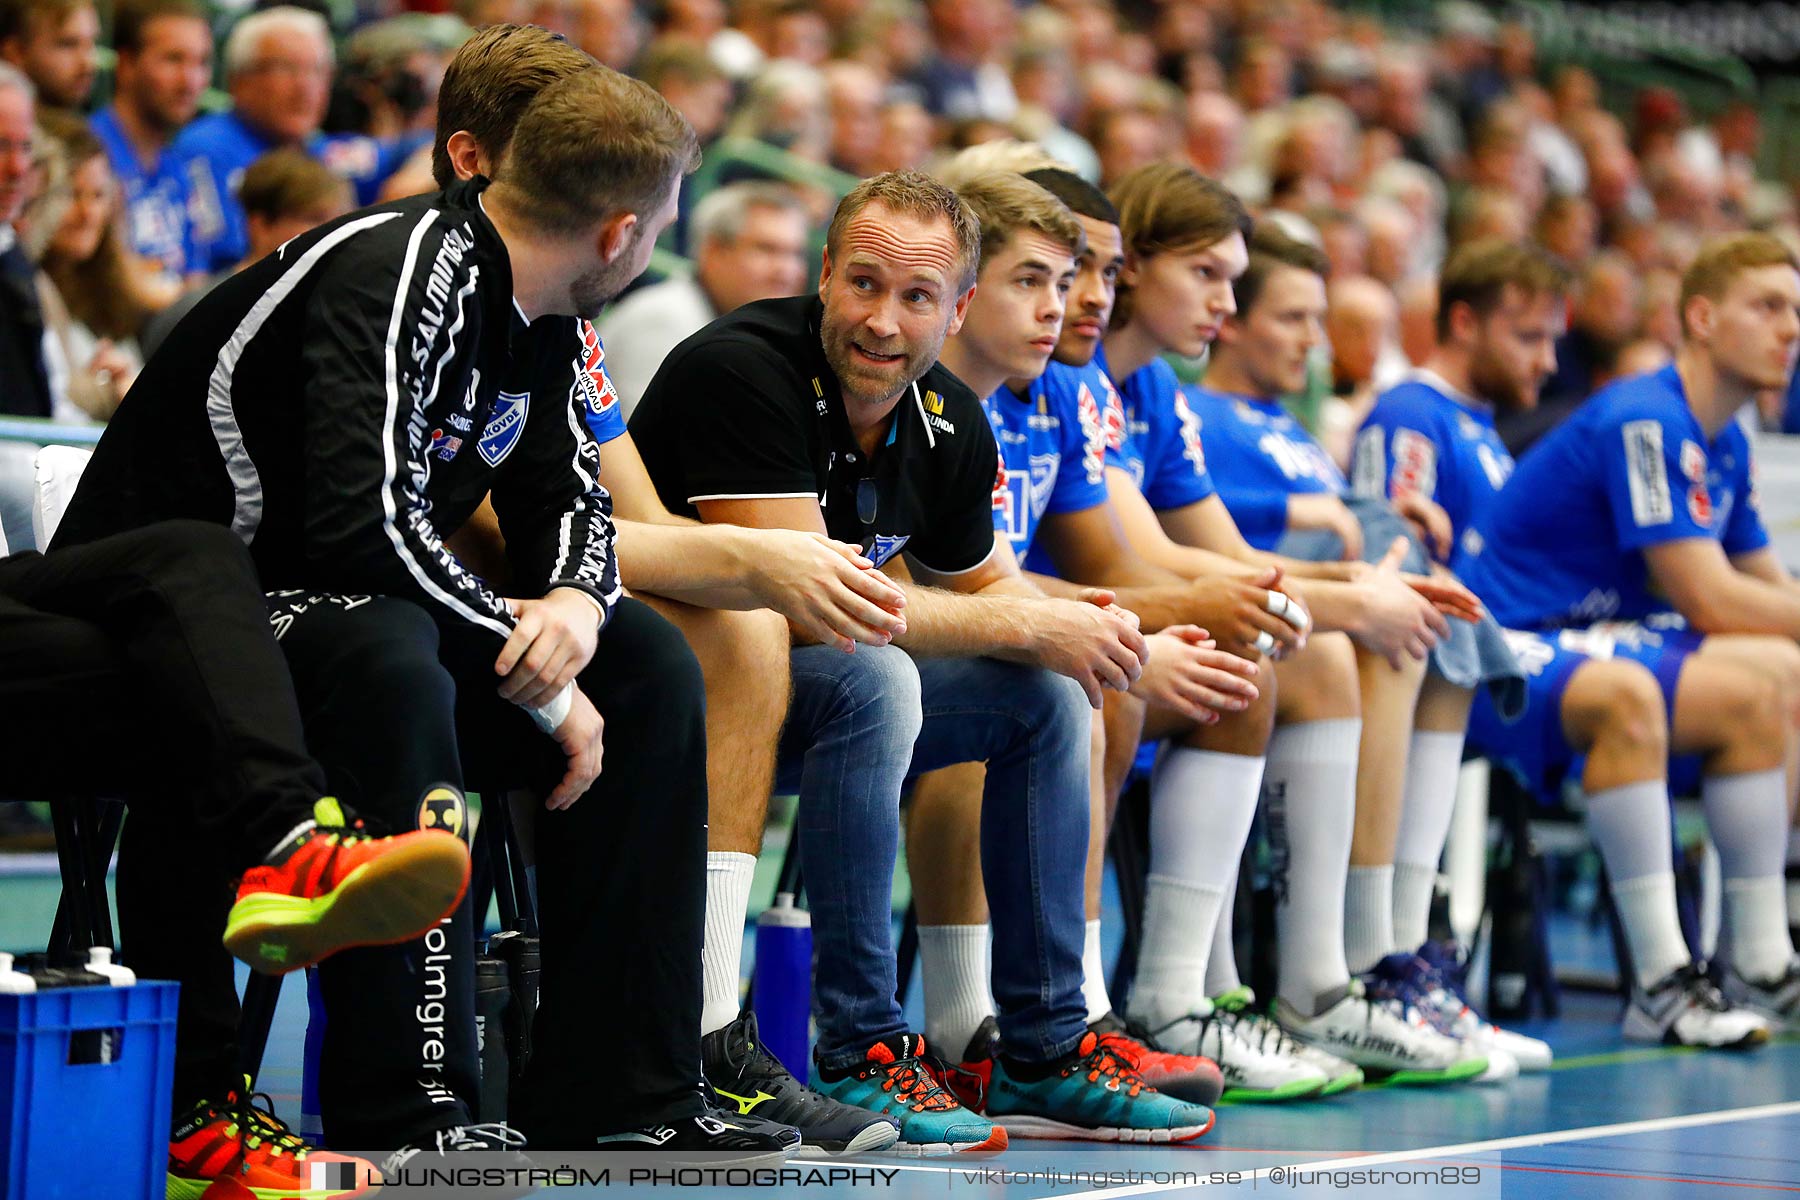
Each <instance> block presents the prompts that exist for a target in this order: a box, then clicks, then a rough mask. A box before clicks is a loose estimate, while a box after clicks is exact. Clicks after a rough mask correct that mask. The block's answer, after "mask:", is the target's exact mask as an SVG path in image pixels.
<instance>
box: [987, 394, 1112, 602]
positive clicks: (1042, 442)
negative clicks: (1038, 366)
mask: <svg viewBox="0 0 1800 1200" xmlns="http://www.w3.org/2000/svg"><path fill="white" fill-rule="evenodd" d="M1104 378H1105V376H1103V375H1101V374H1100V372H1099V371H1098V370H1097V369H1095V368H1093V367H1082V368H1077V367H1065V366H1063V365H1062V364H1061V363H1051V364H1050V367H1049V369H1048V370H1047V371H1045V372H1044V374H1043V375H1041V376H1039V377H1038V378H1037V379H1036V380H1034V381H1033V382H1032V385H1031V389H1030V391H1029V393H1028V394H1026V395H1024V396H1020V395H1019V394H1018V393H1017V392H1014V391H1013V390H1012V389H1011V388H1009V387H1006V386H1004V385H1002V386H1001V387H1000V388H999V389H998V390H996V391H995V392H994V393H993V394H992V395H990V396H988V397H987V398H986V399H985V400H983V401H982V402H981V405H982V407H983V408H985V409H986V410H987V416H988V423H989V424H990V425H992V426H993V427H994V438H995V440H996V441H997V442H998V443H999V446H1000V463H1001V466H1002V467H1003V468H1004V469H1005V470H1004V481H1003V482H998V483H997V484H996V486H995V489H994V528H995V530H997V531H998V532H1000V533H1003V534H1005V535H1006V537H1007V540H1008V541H1010V542H1011V543H1012V548H1013V553H1014V554H1016V555H1018V557H1019V561H1020V562H1025V561H1026V560H1027V557H1028V556H1030V555H1031V552H1032V542H1033V539H1035V538H1036V536H1037V530H1038V524H1039V522H1041V521H1042V520H1043V519H1044V517H1045V516H1046V515H1047V514H1049V513H1061V512H1080V511H1082V510H1083V509H1089V508H1093V507H1095V506H1096V505H1100V504H1104V503H1106V438H1105V435H1104V432H1103V430H1102V426H1101V416H1102V405H1103V404H1104V402H1105V401H1104V396H1105V392H1104V390H1103V386H1102V383H1101V381H1102V380H1103V379H1104ZM1031 569H1032V570H1034V571H1037V570H1041V571H1044V572H1046V573H1053V568H1052V567H1051V565H1050V563H1049V559H1048V556H1046V555H1043V554H1038V555H1036V556H1035V557H1034V558H1032V561H1031Z"/></svg>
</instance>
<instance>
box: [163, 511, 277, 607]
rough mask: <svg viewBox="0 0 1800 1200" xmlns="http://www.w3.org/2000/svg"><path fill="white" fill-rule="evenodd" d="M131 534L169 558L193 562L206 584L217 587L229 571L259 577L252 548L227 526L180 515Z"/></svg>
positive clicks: (168, 559) (230, 574)
mask: <svg viewBox="0 0 1800 1200" xmlns="http://www.w3.org/2000/svg"><path fill="white" fill-rule="evenodd" d="M131 536H135V537H136V538H138V539H139V541H140V543H141V544H142V545H144V546H147V547H150V548H151V549H152V550H153V551H154V552H155V553H157V554H158V555H159V556H161V557H162V558H163V559H165V560H166V561H169V562H179V563H186V564H189V565H191V566H192V567H193V568H194V570H195V579H196V581H197V582H200V583H203V584H204V585H205V586H208V587H218V586H220V585H221V584H222V583H224V582H225V581H226V580H225V578H223V577H224V576H228V575H229V576H236V577H239V578H242V579H246V580H249V581H251V582H254V581H255V580H256V565H255V563H254V562H253V561H252V560H251V558H250V548H249V547H248V546H246V545H244V541H243V539H242V538H240V537H238V535H237V534H235V533H233V532H232V531H231V530H230V528H229V527H227V526H224V525H218V524H215V523H213V522H211V521H197V520H194V519H192V518H190V517H177V518H174V519H172V520H167V521H158V522H156V523H155V524H153V525H145V526H143V527H142V528H141V529H138V530H137V531H136V532H135V534H133V535H131ZM258 590H259V591H260V590H261V589H260V587H259V588H258Z"/></svg>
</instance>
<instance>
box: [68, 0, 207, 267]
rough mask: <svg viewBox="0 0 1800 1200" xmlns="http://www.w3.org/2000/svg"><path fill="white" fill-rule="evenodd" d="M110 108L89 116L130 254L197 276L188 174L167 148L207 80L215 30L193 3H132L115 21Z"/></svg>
mask: <svg viewBox="0 0 1800 1200" xmlns="http://www.w3.org/2000/svg"><path fill="white" fill-rule="evenodd" d="M113 48H114V51H115V52H116V54H117V55H118V58H117V63H116V66H115V67H114V69H113V100H112V103H111V104H109V105H107V106H106V107H105V108H103V109H101V110H100V111H99V112H98V113H96V114H94V118H93V121H92V125H93V129H94V133H95V134H97V135H98V136H99V138H100V140H101V142H102V143H104V144H105V146H106V153H107V157H108V158H109V159H110V160H111V163H112V170H113V174H114V175H115V176H116V177H117V178H118V180H119V184H120V187H121V188H122V189H123V192H124V207H125V236H126V242H127V245H128V248H129V249H130V250H131V251H132V252H133V253H134V254H138V255H141V256H142V257H144V258H145V259H147V260H149V261H150V262H152V263H155V264H156V265H157V266H158V267H160V268H161V269H162V271H163V272H164V273H165V274H166V275H168V276H169V277H170V278H171V279H177V280H180V279H185V278H186V277H187V276H188V275H189V274H190V272H193V271H195V269H196V265H197V264H195V262H194V257H195V255H194V245H193V237H192V233H191V230H190V228H189V225H188V199H189V197H188V184H187V175H186V172H184V171H183V170H182V168H181V163H180V160H179V159H178V157H177V156H176V155H175V153H174V152H173V150H172V149H171V146H172V144H173V142H174V140H175V135H176V134H177V133H178V132H180V130H181V128H182V127H183V126H184V125H186V124H187V123H188V122H189V121H191V120H193V119H194V114H195V113H196V112H198V111H199V110H200V96H201V94H202V93H203V92H205V91H206V84H207V81H208V80H209V79H211V78H212V61H213V40H212V27H211V26H210V25H208V24H207V20H206V10H205V9H204V8H202V7H201V5H200V4H199V3H198V0H130V2H127V3H122V4H120V5H119V7H118V9H117V10H116V11H115V13H114V16H113Z"/></svg>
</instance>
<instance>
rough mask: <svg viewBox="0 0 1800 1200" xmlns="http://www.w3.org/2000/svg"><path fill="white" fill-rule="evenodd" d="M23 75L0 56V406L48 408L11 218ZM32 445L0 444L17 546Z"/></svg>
mask: <svg viewBox="0 0 1800 1200" xmlns="http://www.w3.org/2000/svg"><path fill="white" fill-rule="evenodd" d="M34 110H35V105H34V103H33V90H32V86H31V81H30V80H29V79H27V78H26V77H25V75H24V73H23V72H21V71H20V70H18V69H17V68H16V67H13V66H10V65H8V64H5V63H0V380H4V381H5V383H4V386H0V413H6V414H7V415H9V416H26V417H47V416H49V415H50V377H49V374H48V372H47V371H46V369H45V366H44V351H43V347H44V315H43V309H42V306H41V305H40V304H39V302H38V293H37V287H36V285H35V283H34V276H35V274H36V271H35V268H33V266H32V264H31V260H30V259H29V258H27V257H26V255H25V251H24V248H23V247H22V246H20V245H19V239H18V236H17V234H16V233H15V231H14V228H13V226H14V222H16V221H17V220H18V218H19V214H20V213H21V212H22V211H23V210H24V208H25V205H26V203H27V202H28V201H29V200H30V199H31V198H32V193H31V185H32V176H33V174H34V169H35V163H34V162H33V159H32V124H33V117H34V115H35V112H34ZM31 461H32V447H30V446H27V445H25V444H23V443H6V444H4V445H0V529H3V530H4V532H5V534H6V544H7V546H8V547H9V548H11V549H13V550H15V551H17V550H20V549H28V548H30V547H31V546H32V545H34V543H33V541H32V536H31V486H32V469H31Z"/></svg>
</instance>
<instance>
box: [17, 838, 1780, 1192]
mask: <svg viewBox="0 0 1800 1200" xmlns="http://www.w3.org/2000/svg"><path fill="white" fill-rule="evenodd" d="M46 857H48V856H46ZM53 862H54V860H53V859H51V862H50V864H46V865H48V866H49V869H50V871H51V872H53V871H54V866H53ZM19 865H22V864H19ZM32 874H36V873H35V872H33V873H32ZM55 890H56V884H55V880H54V877H53V875H52V876H51V877H50V878H44V877H42V876H41V875H40V876H39V877H38V878H35V879H31V878H21V877H20V876H19V875H16V874H13V873H11V872H0V948H9V949H10V948H25V943H27V942H29V941H31V940H32V939H33V938H34V937H35V938H37V939H41V938H42V936H43V933H42V930H43V929H45V928H47V927H48V912H49V910H50V909H52V908H53V907H54V904H55ZM1109 924H1110V923H1109ZM1558 924H1560V925H1561V926H1562V928H1561V929H1559V930H1558V931H1557V933H1558V934H1559V936H1558V938H1557V941H1558V943H1559V944H1558V952H1559V957H1561V956H1574V955H1577V954H1586V953H1588V952H1590V951H1594V950H1598V949H1599V946H1598V945H1597V944H1596V943H1595V942H1594V940H1593V939H1592V938H1590V937H1589V936H1588V935H1587V934H1586V933H1584V932H1583V931H1582V930H1580V929H1571V928H1570V926H1571V925H1573V924H1574V923H1573V922H1570V921H1568V920H1567V919H1566V918H1564V919H1562V920H1561V921H1559V922H1558ZM38 944H39V945H41V944H42V943H41V941H39V942H38ZM747 949H748V947H747ZM1109 949H1110V948H1109ZM746 961H748V959H747V960H746ZM1592 965H1596V966H1603V967H1610V965H1611V964H1610V962H1596V963H1594V964H1592ZM242 970H243V969H242V968H240V971H242ZM908 1010H909V1019H911V1020H913V1021H915V1022H918V1021H920V1020H921V1019H922V1014H921V1013H920V1011H919V1001H918V987H917V984H916V983H915V984H914V987H913V996H912V998H911V1003H909V1005H908ZM1616 1015H1617V1003H1616V1001H1615V1000H1614V999H1613V998H1611V997H1608V996H1600V995H1593V994H1584V993H1577V992H1565V993H1564V1007H1563V1014H1562V1016H1561V1017H1560V1018H1559V1019H1558V1020H1556V1021H1549V1022H1538V1023H1535V1024H1526V1025H1520V1026H1518V1028H1520V1029H1521V1031H1523V1032H1529V1033H1533V1034H1535V1035H1537V1036H1541V1037H1544V1038H1546V1039H1548V1040H1549V1041H1550V1042H1551V1044H1552V1045H1553V1046H1554V1048H1555V1050H1556V1055H1557V1058H1556V1063H1555V1066H1554V1067H1553V1068H1552V1069H1551V1070H1550V1071H1549V1072H1548V1073H1547V1074H1542V1075H1536V1076H1524V1077H1521V1078H1519V1079H1515V1080H1513V1081H1511V1082H1508V1083H1504V1084H1496V1085H1483V1086H1462V1087H1457V1088H1387V1089H1383V1088H1371V1089H1365V1090H1363V1091H1360V1092H1352V1093H1348V1094H1346V1095H1343V1096H1338V1097H1333V1098H1330V1099H1327V1100H1322V1101H1313V1102H1307V1103H1301V1104H1293V1105H1287V1106H1282V1107H1258V1106H1226V1107H1221V1108H1220V1109H1219V1110H1218V1121H1217V1124H1216V1125H1215V1127H1214V1128H1213V1130H1212V1132H1210V1133H1209V1134H1207V1135H1206V1136H1205V1137H1203V1138H1201V1139H1200V1140H1199V1141H1197V1142H1195V1143H1193V1144H1192V1145H1190V1146H1185V1147H1173V1148H1171V1147H1160V1148H1153V1147H1146V1146H1117V1145H1102V1144H1088V1143H1053V1142H1032V1141H1024V1140H1015V1141H1014V1143H1013V1146H1012V1148H1011V1149H1009V1150H1008V1151H1006V1152H1005V1153H1004V1154H1000V1155H996V1156H993V1157H991V1158H987V1159H984V1160H982V1161H980V1162H963V1161H960V1160H959V1161H954V1162H951V1161H947V1160H944V1159H925V1160H920V1159H901V1158H885V1157H882V1158H877V1157H869V1158H866V1159H863V1160H860V1161H858V1162H857V1163H855V1164H853V1165H854V1167H855V1168H856V1169H858V1170H860V1171H864V1172H875V1173H876V1174H875V1175H874V1176H873V1177H871V1176H869V1175H866V1174H865V1175H864V1176H862V1177H861V1178H859V1179H857V1180H856V1181H854V1182H852V1181H848V1180H843V1178H842V1176H840V1177H839V1179H840V1182H837V1183H836V1184H835V1185H834V1186H829V1190H830V1191H833V1192H844V1191H854V1192H856V1193H858V1194H868V1195H875V1194H881V1195H887V1196H890V1197H892V1198H893V1200H914V1198H924V1197H937V1196H944V1195H949V1196H953V1197H961V1196H968V1197H970V1198H971V1200H973V1198H975V1197H1006V1198H1007V1200H1040V1198H1042V1200H1049V1198H1051V1197H1057V1198H1060V1200H1068V1198H1071V1197H1099V1196H1108V1197H1119V1196H1164V1195H1167V1196H1176V1195H1186V1194H1198V1193H1205V1194H1209V1195H1210V1194H1232V1195H1236V1194H1243V1195H1250V1194H1257V1195H1276V1194H1284V1193H1285V1194H1289V1195H1306V1194H1311V1195H1321V1196H1323V1195H1327V1194H1330V1195H1350V1196H1382V1197H1407V1198H1411V1197H1440V1196H1441V1197H1466V1198H1467V1200H1491V1198H1497V1197H1502V1196H1505V1197H1508V1198H1509V1200H1510V1198H1528V1200H1539V1198H1550V1197H1565V1196H1566V1197H1632V1198H1634V1200H1636V1198H1640V1197H1641V1198H1645V1200H1648V1198H1652V1197H1676V1196H1713V1197H1719V1198H1720V1200H1725V1198H1727V1197H1739V1196H1744V1197H1748V1196H1756V1195H1770V1196H1774V1195H1797V1194H1800V1037H1796V1036H1791V1035H1790V1036H1789V1037H1787V1038H1784V1039H1780V1040H1778V1041H1777V1042H1775V1043H1773V1044H1771V1045H1768V1046H1765V1047H1763V1048H1761V1049H1759V1050H1755V1051H1750V1052H1743V1053H1723V1052H1712V1053H1697V1052H1688V1051H1683V1050H1678V1049H1667V1048H1661V1047H1643V1046H1635V1045H1631V1044H1628V1043H1626V1042H1625V1041H1624V1040H1623V1039H1622V1038H1621V1036H1620V1034H1619V1030H1618V1025H1617V1022H1616ZM305 1022H306V999H305V988H304V987H302V986H300V983H299V981H298V980H297V979H296V980H294V981H292V982H291V983H290V985H289V986H287V987H284V988H283V989H282V1000H281V1005H280V1008H279V1010H278V1013H277V1016H276V1023H275V1028H274V1031H273V1035H272V1037H271V1038H270V1044H269V1051H268V1055H267V1057H266V1059H265V1061H264V1066H263V1073H262V1077H261V1079H260V1080H259V1087H260V1089H261V1090H263V1091H266V1092H268V1093H269V1094H270V1095H271V1096H272V1097H273V1099H274V1102H275V1105H276V1108H277V1111H279V1112H280V1113H281V1115H282V1116H283V1117H285V1118H286V1119H287V1120H288V1121H289V1122H290V1123H291V1124H292V1125H294V1126H296V1127H298V1125H299V1124H300V1121H299V1107H300V1079H301V1061H300V1049H301V1045H302V1041H303V1037H302V1035H303V1032H304V1029H305ZM846 1165H850V1164H844V1163H841V1162H832V1163H827V1162H808V1161H806V1160H796V1161H793V1162H791V1163H790V1164H789V1168H790V1172H792V1171H798V1172H800V1174H799V1175H791V1174H790V1177H789V1178H788V1179H787V1180H786V1181H783V1182H777V1183H776V1184H775V1185H774V1186H766V1187H755V1188H728V1187H722V1186H721V1187H708V1186H703V1187H692V1186H683V1187H671V1186H668V1185H667V1183H663V1184H661V1185H659V1186H647V1185H644V1184H639V1185H638V1186H631V1185H629V1184H626V1183H622V1182H621V1181H620V1180H619V1179H618V1178H617V1173H616V1172H615V1181H614V1183H613V1185H612V1186H611V1187H609V1188H571V1187H560V1188H556V1189H555V1190H554V1194H556V1195H559V1196H572V1195H612V1194H633V1195H653V1194H664V1195H683V1196H690V1197H696V1198H698V1197H703V1196H725V1195H738V1196H742V1195H745V1194H751V1193H754V1194H758V1195H766V1196H776V1195H779V1196H789V1195H792V1196H805V1195H809V1194H810V1195H817V1194H820V1192H821V1191H822V1190H824V1189H825V1188H826V1186H827V1185H828V1184H829V1182H830V1180H829V1177H828V1176H826V1175H825V1174H824V1172H825V1171H827V1170H829V1169H831V1168H833V1167H837V1168H840V1169H841V1168H843V1167H845V1166H846ZM815 1169H816V1170H817V1171H818V1172H819V1173H818V1174H816V1175H815V1174H812V1173H811V1172H813V1171H814V1170H815ZM1233 1173H1235V1175H1233ZM1358 1173H1361V1174H1360V1175H1359V1174H1358ZM683 1182H686V1181H685V1180H684V1181H683ZM450 1194H454V1193H450ZM546 1194H549V1193H546Z"/></svg>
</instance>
